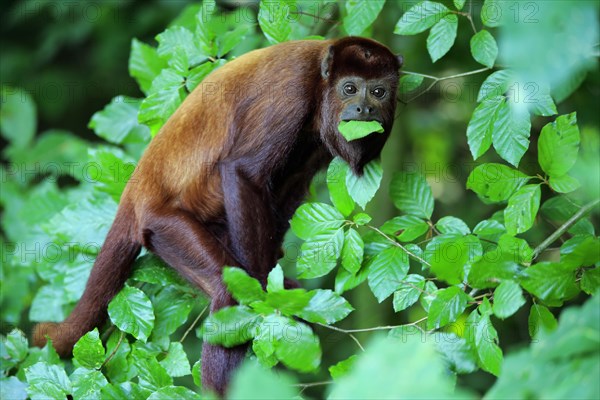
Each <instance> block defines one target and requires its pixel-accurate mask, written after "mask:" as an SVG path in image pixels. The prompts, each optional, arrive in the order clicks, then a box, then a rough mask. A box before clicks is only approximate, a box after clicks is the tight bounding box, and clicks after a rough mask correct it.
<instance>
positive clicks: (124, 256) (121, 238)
mask: <svg viewBox="0 0 600 400" xmlns="http://www.w3.org/2000/svg"><path fill="white" fill-rule="evenodd" d="M132 218H133V216H132V213H131V211H130V209H128V208H127V207H126V206H122V207H120V208H119V211H118V212H117V215H116V217H115V221H114V222H113V225H112V227H111V228H110V231H109V232H108V235H107V236H106V240H105V241H104V244H103V245H102V249H101V250H100V253H99V254H98V257H96V261H95V262H94V267H93V268H92V272H91V273H90V277H89V279H88V281H87V284H86V287H85V291H84V292H83V295H82V296H81V299H80V300H79V302H78V303H77V306H75V309H74V310H73V312H72V313H71V314H70V315H69V317H68V318H67V319H66V320H65V321H64V322H62V323H60V324H56V323H50V322H45V323H40V324H38V325H37V326H36V327H35V328H34V331H33V342H34V344H35V345H36V346H39V347H41V346H43V345H44V344H45V343H46V336H48V337H50V339H52V344H53V345H54V348H55V349H56V351H57V353H58V354H60V355H61V356H62V357H67V356H69V355H70V354H71V351H72V350H73V346H74V345H75V343H76V342H77V340H79V338H80V337H81V336H83V335H84V334H85V333H87V332H88V331H90V330H92V329H94V328H95V327H97V326H100V325H101V324H102V323H103V322H104V321H105V320H106V317H107V312H106V308H107V307H108V303H109V302H110V300H111V299H112V298H113V297H114V296H115V295H116V294H117V293H119V291H120V290H121V288H122V287H123V285H124V284H125V281H126V280H127V278H129V275H130V274H131V266H132V264H133V262H134V261H135V259H136V257H137V256H138V254H139V253H140V249H141V244H140V243H136V242H135V241H134V240H133V239H132V236H133V235H132V233H131V232H130V228H131V221H132Z"/></svg>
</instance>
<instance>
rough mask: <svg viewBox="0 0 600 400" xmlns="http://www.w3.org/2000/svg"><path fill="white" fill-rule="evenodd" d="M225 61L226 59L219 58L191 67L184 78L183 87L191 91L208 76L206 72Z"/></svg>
mask: <svg viewBox="0 0 600 400" xmlns="http://www.w3.org/2000/svg"><path fill="white" fill-rule="evenodd" d="M226 62H227V61H226V60H223V59H219V60H216V61H215V62H207V63H204V64H200V65H198V66H197V67H194V68H192V70H191V71H189V73H188V76H187V78H186V79H185V87H186V89H187V91H188V92H190V93H191V92H192V91H193V90H194V89H196V87H198V85H199V84H200V82H202V81H203V80H204V78H206V77H207V76H208V74H210V73H211V72H213V71H214V70H215V69H217V68H219V67H221V66H223V65H225V63H226Z"/></svg>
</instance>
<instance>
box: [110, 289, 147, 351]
mask: <svg viewBox="0 0 600 400" xmlns="http://www.w3.org/2000/svg"><path fill="white" fill-rule="evenodd" d="M108 315H109V316H110V320H111V321H112V323H113V324H115V325H116V326H117V327H118V328H119V329H120V330H122V331H124V332H127V333H131V334H132V335H133V336H134V337H135V338H136V339H138V340H141V341H142V342H146V340H147V339H148V337H149V336H150V333H151V332H152V328H153V327H154V312H153V309H152V303H151V302H150V299H149V298H148V296H146V294H145V293H144V292H142V291H141V290H140V289H137V288H134V287H131V286H125V287H124V288H123V290H121V291H120V292H119V294H117V295H116V296H115V298H114V299H113V300H112V301H111V302H110V304H109V305H108Z"/></svg>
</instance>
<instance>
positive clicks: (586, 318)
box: [485, 296, 600, 399]
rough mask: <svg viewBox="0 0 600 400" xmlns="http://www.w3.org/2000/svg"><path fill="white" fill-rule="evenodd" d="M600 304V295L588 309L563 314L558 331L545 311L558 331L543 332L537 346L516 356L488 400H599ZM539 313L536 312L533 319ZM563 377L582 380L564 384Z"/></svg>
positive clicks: (535, 342) (508, 360) (554, 328)
mask: <svg viewBox="0 0 600 400" xmlns="http://www.w3.org/2000/svg"><path fill="white" fill-rule="evenodd" d="M598 300H599V298H598V296H592V297H591V298H590V299H588V300H587V302H586V303H585V304H584V305H583V306H582V307H569V308H568V309H565V310H563V311H562V312H561V315H560V322H559V323H558V327H557V326H556V320H555V319H554V317H553V316H552V315H551V314H550V313H548V310H547V309H545V307H542V308H541V309H543V310H544V314H545V313H548V314H547V315H548V317H549V319H548V322H549V323H551V324H552V327H551V330H552V332H543V333H544V334H540V335H537V337H535V340H533V341H532V344H531V346H527V347H525V348H524V349H522V350H521V351H518V352H511V354H510V355H509V356H508V357H507V358H506V360H505V362H504V364H503V366H502V374H501V376H500V377H499V379H498V381H497V382H496V383H495V384H494V386H493V387H492V389H491V390H490V391H488V393H487V394H486V395H485V398H489V399H506V398H513V397H516V398H526V397H529V398H536V399H545V398H552V397H555V398H570V397H575V396H576V397H579V398H582V399H592V398H597V397H598V396H599V395H600V387H598V357H599V356H600V349H599V348H598V340H597V338H598V334H599V332H600V330H599V326H600V325H599V322H600V321H599V316H598V309H599V308H600V302H599V301H598ZM536 314H537V313H535V312H534V311H533V310H532V314H531V315H536ZM530 320H531V318H530ZM542 329H543V328H542ZM534 333H535V332H534ZM561 376H577V379H576V380H574V379H560V378H559V377H561Z"/></svg>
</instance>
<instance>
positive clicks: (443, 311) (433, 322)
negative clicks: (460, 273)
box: [427, 286, 471, 329]
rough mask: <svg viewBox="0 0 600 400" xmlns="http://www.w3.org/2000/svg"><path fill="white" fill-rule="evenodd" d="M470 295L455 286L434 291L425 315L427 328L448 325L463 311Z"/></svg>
mask: <svg viewBox="0 0 600 400" xmlns="http://www.w3.org/2000/svg"><path fill="white" fill-rule="evenodd" d="M470 299H471V297H470V296H469V295H468V294H466V293H465V292H463V291H462V290H461V289H460V288H459V287H457V286H451V287H449V288H446V289H440V290H438V291H437V292H435V293H434V298H433V300H432V301H431V305H430V306H429V314H428V315H427V329H438V328H441V327H442V326H446V325H448V324H449V323H450V322H454V321H456V319H457V318H458V317H459V316H460V315H461V314H462V313H463V311H465V309H466V308H467V303H468V302H469V300H470Z"/></svg>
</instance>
